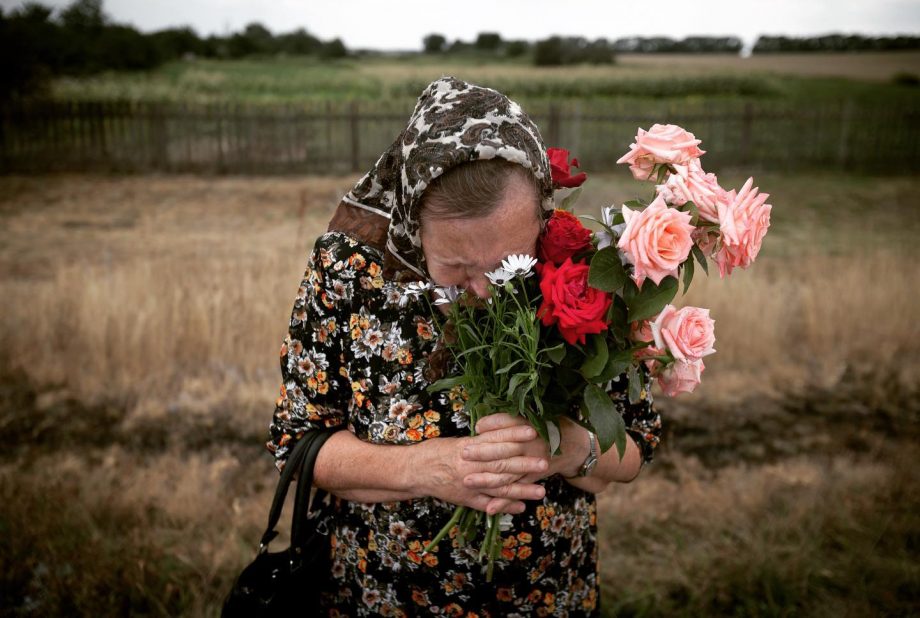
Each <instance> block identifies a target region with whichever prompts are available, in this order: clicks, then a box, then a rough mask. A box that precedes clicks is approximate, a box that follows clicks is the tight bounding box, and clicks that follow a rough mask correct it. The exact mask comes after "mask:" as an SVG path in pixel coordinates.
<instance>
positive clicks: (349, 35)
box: [0, 0, 920, 50]
mask: <svg viewBox="0 0 920 618" xmlns="http://www.w3.org/2000/svg"><path fill="white" fill-rule="evenodd" d="M38 2H39V3H40V4H44V5H46V6H51V7H55V8H60V7H64V6H67V5H68V4H70V0H38ZM20 5H21V0H0V7H2V8H3V9H4V11H5V12H6V11H9V10H11V9H13V8H15V7H17V6H20ZM103 6H104V10H105V12H106V13H107V14H108V15H109V17H110V18H112V19H113V20H114V21H115V22H119V23H128V24H131V25H133V26H135V27H136V28H138V29H139V30H141V31H144V32H151V31H154V30H159V29H162V28H167V27H171V26H184V25H189V26H192V27H193V28H194V29H195V30H196V31H197V32H198V34H199V35H202V36H206V35H209V34H227V33H229V32H235V31H239V30H241V29H243V27H245V26H246V24H249V23H251V22H254V21H258V22H260V23H262V24H263V25H264V26H266V27H267V28H268V29H269V30H271V31H272V32H274V33H275V34H278V33H281V32H288V31H291V30H294V29H297V28H300V27H303V28H305V29H306V30H307V31H308V32H310V33H312V34H313V35H315V36H318V37H319V38H320V39H323V40H329V39H333V38H337V37H338V38H341V39H342V41H343V42H344V43H345V45H346V47H348V48H349V49H362V48H363V49H367V48H370V49H380V50H417V49H420V48H421V46H422V38H423V37H424V36H425V35H427V34H430V33H434V32H436V33H439V34H443V35H444V36H446V37H447V39H448V40H450V41H453V40H455V39H462V40H464V41H473V40H475V38H476V35H477V34H478V33H479V32H498V33H499V34H500V35H501V36H502V38H504V39H526V40H529V41H534V40H538V39H542V38H546V37H548V36H551V35H554V34H557V35H561V36H584V37H587V38H588V39H597V38H601V37H604V38H607V39H609V40H613V39H617V38H620V37H625V36H669V37H671V38H675V39H681V38H684V37H686V36H691V35H711V36H738V37H740V38H741V39H742V40H743V41H744V42H745V43H746V44H747V45H753V43H754V41H755V40H756V38H757V37H758V36H759V35H761V34H769V35H780V34H782V35H787V36H806V35H817V34H827V33H830V32H842V33H847V34H850V33H853V34H865V35H894V34H913V35H917V34H920V0H654V1H653V2H636V1H630V2H624V1H623V0H589V1H578V0H569V1H568V2H566V3H565V4H563V2H562V0H463V1H462V2H458V1H456V0H442V2H438V1H437V0H398V1H395V2H393V1H391V2H383V1H381V0H338V1H335V2H317V1H316V0H313V1H309V0H299V1H295V0H261V1H256V0H104V4H103Z"/></svg>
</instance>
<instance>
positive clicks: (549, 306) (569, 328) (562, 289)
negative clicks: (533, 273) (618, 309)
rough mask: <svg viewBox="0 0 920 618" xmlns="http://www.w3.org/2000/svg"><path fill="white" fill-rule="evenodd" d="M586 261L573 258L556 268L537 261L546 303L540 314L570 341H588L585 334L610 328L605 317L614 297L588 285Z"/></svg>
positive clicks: (571, 342) (543, 319)
mask: <svg viewBox="0 0 920 618" xmlns="http://www.w3.org/2000/svg"><path fill="white" fill-rule="evenodd" d="M588 269H589V266H588V265H587V264H573V263H572V260H571V259H568V260H566V261H565V262H563V264H562V266H560V267H559V268H556V266H555V265H553V264H551V263H546V264H537V272H538V273H539V274H540V291H541V292H542V293H543V304H542V305H540V309H539V311H537V315H539V316H540V320H541V321H542V322H543V325H544V326H552V325H553V324H555V325H556V327H557V328H558V329H559V332H560V333H562V337H563V339H565V340H566V341H568V342H569V343H570V344H575V343H576V342H578V343H582V344H583V343H585V335H588V334H596V333H602V332H604V331H605V330H607V322H606V321H605V320H604V318H605V317H606V314H607V309H608V308H610V303H611V302H613V299H612V298H611V297H610V294H607V293H605V292H602V291H600V290H598V289H596V288H592V287H591V286H589V285H588Z"/></svg>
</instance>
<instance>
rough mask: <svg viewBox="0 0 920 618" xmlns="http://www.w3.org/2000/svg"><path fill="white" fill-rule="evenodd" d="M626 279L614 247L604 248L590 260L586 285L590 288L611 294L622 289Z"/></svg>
mask: <svg viewBox="0 0 920 618" xmlns="http://www.w3.org/2000/svg"><path fill="white" fill-rule="evenodd" d="M626 279H627V275H626V271H625V270H624V269H623V263H622V262H621V261H620V256H619V254H618V253H617V250H616V248H615V247H612V246H611V247H604V248H603V249H601V250H600V251H598V252H597V253H595V254H594V257H592V258H591V267H590V269H589V270H588V285H590V286H591V287H594V288H597V289H598V290H603V291H604V292H613V291H615V290H619V289H620V288H622V287H623V285H624V284H625V283H626Z"/></svg>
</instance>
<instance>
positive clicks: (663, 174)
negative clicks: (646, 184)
mask: <svg viewBox="0 0 920 618" xmlns="http://www.w3.org/2000/svg"><path fill="white" fill-rule="evenodd" d="M668 171H670V170H669V169H668V164H667V163H662V164H660V165H659V166H658V178H657V180H655V184H656V185H660V184H661V183H663V182H664V180H665V178H667V176H668Z"/></svg>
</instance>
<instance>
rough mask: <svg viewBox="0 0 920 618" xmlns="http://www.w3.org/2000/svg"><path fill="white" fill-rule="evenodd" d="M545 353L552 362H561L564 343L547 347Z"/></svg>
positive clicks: (563, 353)
mask: <svg viewBox="0 0 920 618" xmlns="http://www.w3.org/2000/svg"><path fill="white" fill-rule="evenodd" d="M546 355H547V356H549V359H550V360H551V361H553V362H554V363H561V362H562V359H563V358H565V344H564V343H560V344H559V345H555V346H553V347H551V348H547V350H546Z"/></svg>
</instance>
